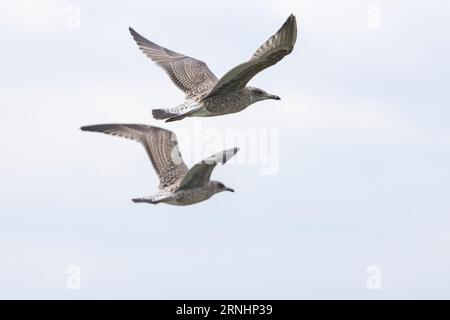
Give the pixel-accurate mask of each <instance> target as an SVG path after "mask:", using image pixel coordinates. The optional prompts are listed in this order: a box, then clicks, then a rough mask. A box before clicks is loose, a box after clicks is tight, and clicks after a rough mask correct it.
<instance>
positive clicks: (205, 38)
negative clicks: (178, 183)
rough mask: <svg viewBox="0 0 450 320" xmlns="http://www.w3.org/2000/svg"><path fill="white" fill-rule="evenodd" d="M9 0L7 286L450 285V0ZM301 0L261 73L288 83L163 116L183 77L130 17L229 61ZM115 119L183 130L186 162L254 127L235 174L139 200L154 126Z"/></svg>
mask: <svg viewBox="0 0 450 320" xmlns="http://www.w3.org/2000/svg"><path fill="white" fill-rule="evenodd" d="M0 6H1V8H2V9H1V11H0V37H1V39H2V46H1V47H2V49H1V53H0V55H1V59H0V70H1V77H0V101H1V110H2V126H1V128H2V129H1V130H2V134H1V135H0V143H1V144H0V145H1V149H2V153H1V157H0V168H1V169H0V170H1V171H0V172H1V179H0V191H1V192H0V194H1V201H0V220H1V222H0V255H1V259H2V260H1V261H2V263H0V297H1V298H61V299H70V298H168V299H170V298H172V299H173V298H186V299H188V298H190V299H196V298H203V299H207V298H209V299H214V298H238V299H240V298H254V299H258V298H266V299H279V298H286V299H300V298H362V299H380V298H447V299H448V298H450V276H449V274H448V271H449V270H450V232H449V227H450V201H449V190H450V168H449V163H450V149H449V147H450V128H449V120H450V109H449V102H450V99H449V95H450V93H449V76H450V64H449V63H448V57H449V56H450V41H449V39H450V22H449V20H448V17H449V14H450V6H449V4H448V2H447V1H444V0H442V1H439V0H432V1H427V2H425V1H400V0H398V1H381V0H371V1H366V0H346V1H339V3H338V2H337V1H331V0H330V1H326V0H316V1H298V0H296V1H280V0H279V1H269V0H267V1H256V0H255V1H245V2H244V1H237V0H236V1H234V0H232V1H220V2H219V1H217V2H214V4H211V1H192V0H191V1H181V0H180V1H178V0H171V1H170V0H169V1H165V2H161V1H133V4H131V2H123V1H107V2H106V1H104V2H103V4H102V2H100V1H95V2H94V1H64V0H60V1H58V0H39V1H31V0H29V1H28V0H27V1H26V0H14V1H12V0H11V1H9V0H1V1H0ZM290 13H294V14H295V15H296V16H297V22H298V39H297V44H296V47H295V49H294V51H293V53H292V54H291V55H289V56H287V57H286V58H285V59H283V60H282V61H281V62H280V63H279V64H277V65H276V66H274V67H272V68H270V69H267V70H265V71H264V72H262V73H260V74H258V75H257V76H256V77H255V78H254V79H253V80H252V81H251V82H250V84H251V85H253V86H257V87H260V88H263V89H264V90H266V91H268V92H270V93H273V94H277V95H279V96H280V97H281V98H282V100H281V101H272V100H270V101H265V102H260V103H258V104H255V105H253V106H251V107H249V108H248V109H247V110H245V111H243V112H241V113H239V114H233V115H228V116H224V117H217V118H204V119H202V118H190V119H186V120H183V121H180V122H176V123H170V124H166V123H161V122H157V121H156V120H154V119H152V118H151V109H152V108H157V107H171V106H175V105H176V104H177V103H180V102H182V100H183V94H182V93H181V92H180V91H179V90H178V89H177V88H176V87H175V86H174V85H172V84H171V82H170V80H169V78H168V77H167V76H166V75H165V74H164V72H163V71H162V70H160V69H159V68H158V67H156V66H154V65H153V63H152V62H151V61H150V60H148V59H147V58H146V57H145V56H144V55H143V54H142V53H141V52H139V50H138V49H137V47H136V45H135V43H134V42H133V40H132V38H131V37H130V35H129V33H128V26H132V27H133V28H135V29H136V30H137V31H138V32H140V33H141V34H143V35H144V36H146V37H148V38H149V39H151V40H152V41H154V42H156V43H159V44H161V45H164V46H166V47H168V48H170V49H173V50H175V51H179V52H182V53H184V54H187V55H190V56H193V57H196V58H198V59H201V60H203V61H205V62H207V63H208V65H209V67H210V69H211V70H212V71H213V72H214V73H215V74H216V75H217V76H218V77H220V76H221V75H223V74H224V73H225V72H226V71H228V70H229V69H230V68H231V67H233V66H234V65H236V64H238V63H240V62H243V61H244V60H245V59H248V58H249V57H251V55H252V54H253V52H254V51H255V50H256V49H257V47H258V46H259V45H260V44H261V43H262V42H263V41H265V40H266V39H267V38H268V37H269V36H270V35H272V34H273V33H274V32H275V31H276V30H278V28H279V27H280V26H281V24H282V23H283V22H284V21H285V19H286V18H287V17H288V15H289V14H290ZM108 122H136V123H146V124H153V125H159V126H163V127H165V128H168V129H171V130H174V131H176V132H177V134H178V138H179V140H180V148H181V151H182V154H183V157H184V159H185V161H186V162H187V163H188V165H192V164H193V163H195V162H196V161H199V160H200V159H202V157H205V156H208V155H209V154H210V153H212V152H216V151H219V150H221V149H222V148H223V147H224V145H227V144H237V146H239V147H241V149H242V151H241V152H240V153H239V154H238V156H237V157H236V158H235V159H234V161H230V163H227V164H226V165H225V166H218V167H217V169H216V170H215V171H214V173H213V178H214V179H216V180H220V181H222V182H224V183H225V184H226V185H227V186H230V187H232V188H234V189H235V190H236V192H235V193H221V194H218V195H215V196H214V197H212V198H211V199H210V200H208V201H206V202H203V203H200V204H197V205H194V206H188V207H174V206H169V205H164V204H160V205H157V206H153V205H145V204H141V205H138V204H134V203H132V202H131V198H134V197H142V196H146V195H149V194H151V193H152V192H153V191H155V190H156V188H157V185H158V180H157V176H156V174H155V172H154V171H153V169H152V167H151V165H150V162H149V161H148V159H147V157H146V154H145V152H144V150H143V149H142V147H141V146H139V145H138V144H136V143H134V142H132V141H129V140H124V139H119V138H114V137H108V136H105V135H100V134H94V133H85V132H81V131H79V127H80V126H81V125H88V124H96V123H108ZM243 134H248V135H250V136H251V135H253V137H256V138H255V139H253V140H251V139H249V140H245V139H244V140H243V139H241V140H242V141H241V140H239V139H240V138H241V137H242V135H243ZM227 137H228V138H227ZM249 141H250V142H249ZM251 141H253V142H251ZM233 146H234V145H233ZM69 266H76V267H75V270H80V271H81V278H80V279H81V282H80V284H81V287H80V288H79V289H73V290H71V289H70V288H71V287H70V283H72V282H71V279H72V280H73V278H72V277H73V276H74V275H75V276H76V275H77V274H76V272H75V273H72V274H68V273H67V272H66V271H67V268H68V267H69ZM371 266H372V267H371ZM77 268H79V269H77ZM67 282H69V288H68V287H67ZM374 283H375V285H373V284H374ZM368 284H369V285H368Z"/></svg>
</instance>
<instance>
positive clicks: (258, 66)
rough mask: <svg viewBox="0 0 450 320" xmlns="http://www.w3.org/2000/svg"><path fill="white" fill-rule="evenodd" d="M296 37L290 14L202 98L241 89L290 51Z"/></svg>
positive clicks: (292, 18)
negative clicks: (248, 56) (256, 48)
mask: <svg viewBox="0 0 450 320" xmlns="http://www.w3.org/2000/svg"><path fill="white" fill-rule="evenodd" d="M296 39H297V22H296V19H295V16H294V15H292V14H291V15H290V16H289V18H288V19H287V20H286V22H285V23H284V24H283V26H282V27H281V28H280V30H278V31H277V33H275V34H274V35H273V36H272V37H270V38H269V39H268V40H267V41H266V42H264V43H263V44H262V45H261V46H260V47H259V48H258V50H256V52H255V53H254V54H253V56H252V58H251V59H250V60H248V61H246V62H244V63H241V64H239V65H238V66H236V67H234V68H233V69H231V70H230V71H228V72H227V73H226V74H225V75H224V76H223V77H222V78H220V80H219V81H218V82H217V84H216V85H215V86H214V88H213V89H212V90H211V91H210V92H209V93H208V94H207V95H206V96H205V97H204V98H203V99H206V98H209V97H212V96H217V95H222V94H227V93H233V92H237V91H239V90H241V89H242V88H244V87H245V86H246V85H247V83H248V82H249V81H250V79H251V78H253V77H254V76H255V75H256V74H257V73H259V72H261V71H262V70H264V69H266V68H268V67H270V66H272V65H274V64H276V63H277V62H278V61H280V60H281V59H283V57H285V56H286V55H288V54H289V53H291V52H292V50H293V49H294V44H295V41H296Z"/></svg>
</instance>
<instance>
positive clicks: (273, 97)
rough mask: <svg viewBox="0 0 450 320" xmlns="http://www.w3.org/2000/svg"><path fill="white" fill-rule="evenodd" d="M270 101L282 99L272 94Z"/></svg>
mask: <svg viewBox="0 0 450 320" xmlns="http://www.w3.org/2000/svg"><path fill="white" fill-rule="evenodd" d="M269 99H273V100H281V98H280V97H279V96H276V95H274V94H271V95H270V96H269Z"/></svg>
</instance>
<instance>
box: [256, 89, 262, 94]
mask: <svg viewBox="0 0 450 320" xmlns="http://www.w3.org/2000/svg"><path fill="white" fill-rule="evenodd" d="M255 93H256V94H263V92H262V91H261V90H259V89H255Z"/></svg>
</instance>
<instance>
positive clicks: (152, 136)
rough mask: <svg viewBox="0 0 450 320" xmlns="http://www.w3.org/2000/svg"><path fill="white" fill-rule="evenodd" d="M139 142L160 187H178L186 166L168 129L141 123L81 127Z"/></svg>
mask: <svg viewBox="0 0 450 320" xmlns="http://www.w3.org/2000/svg"><path fill="white" fill-rule="evenodd" d="M81 130H83V131H95V132H102V133H106V134H111V135H114V136H119V137H123V138H128V139H132V140H135V141H138V142H140V143H141V144H142V145H143V146H144V148H145V150H146V151H147V154H148V156H149V158H150V160H151V162H152V164H153V167H154V168H155V171H156V173H157V174H158V176H159V180H160V185H159V187H160V189H173V188H176V187H178V184H179V182H180V181H181V179H182V178H183V177H184V176H185V175H186V173H187V171H188V168H187V167H186V165H185V163H184V162H183V159H182V158H181V154H180V151H179V150H178V142H177V138H176V135H175V134H174V133H173V132H171V131H168V130H164V129H161V128H158V127H152V126H147V125H143V124H99V125H92V126H85V127H81Z"/></svg>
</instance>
